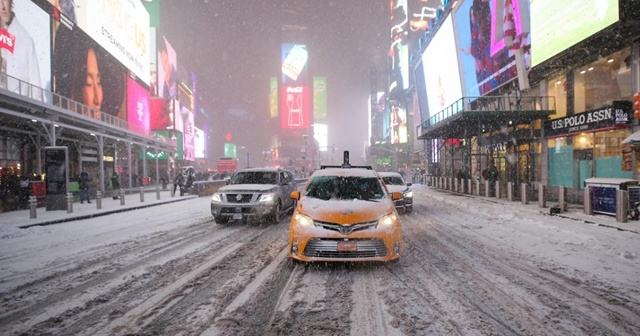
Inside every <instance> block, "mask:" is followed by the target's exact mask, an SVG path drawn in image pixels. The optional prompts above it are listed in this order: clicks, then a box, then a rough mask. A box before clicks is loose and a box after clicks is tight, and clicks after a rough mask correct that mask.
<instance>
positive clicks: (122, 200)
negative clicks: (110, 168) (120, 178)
mask: <svg viewBox="0 0 640 336" xmlns="http://www.w3.org/2000/svg"><path fill="white" fill-rule="evenodd" d="M120 205H124V189H120Z"/></svg>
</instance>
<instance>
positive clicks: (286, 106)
mask: <svg viewBox="0 0 640 336" xmlns="http://www.w3.org/2000/svg"><path fill="white" fill-rule="evenodd" d="M309 100H310V96H309V88H308V87H305V86H282V87H281V88H280V112H281V113H280V121H281V125H282V128H283V129H307V128H309V125H311V120H309V119H310V116H311V115H310V113H309V112H310V111H309V109H310V101H309Z"/></svg>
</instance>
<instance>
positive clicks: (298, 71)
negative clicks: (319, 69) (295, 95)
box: [281, 43, 309, 86]
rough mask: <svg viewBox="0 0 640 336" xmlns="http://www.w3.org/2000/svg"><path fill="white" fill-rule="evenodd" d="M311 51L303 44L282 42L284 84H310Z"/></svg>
mask: <svg viewBox="0 0 640 336" xmlns="http://www.w3.org/2000/svg"><path fill="white" fill-rule="evenodd" d="M308 58H309V53H308V52H307V46H305V45H303V44H292V43H283V44H282V81H281V83H282V85H290V86H294V85H308V80H309V78H308V75H307V73H308V66H307V61H308Z"/></svg>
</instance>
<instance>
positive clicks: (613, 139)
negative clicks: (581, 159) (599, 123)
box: [594, 128, 631, 158]
mask: <svg viewBox="0 0 640 336" xmlns="http://www.w3.org/2000/svg"><path fill="white" fill-rule="evenodd" d="M629 135H631V130H630V129H627V128H624V129H618V130H610V131H604V132H597V133H596V134H595V145H594V154H595V156H596V157H599V158H602V157H617V156H621V155H622V146H621V145H620V142H622V140H624V139H625V138H626V137H628V136H629Z"/></svg>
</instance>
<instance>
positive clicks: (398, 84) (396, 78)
mask: <svg viewBox="0 0 640 336" xmlns="http://www.w3.org/2000/svg"><path fill="white" fill-rule="evenodd" d="M407 12H408V4H407V0H394V1H391V17H390V19H391V36H390V38H391V46H390V49H389V57H390V58H391V59H390V63H391V75H390V76H391V89H390V90H389V91H390V92H391V93H394V92H395V91H396V90H405V89H407V88H409V45H408V42H409V24H408V18H407Z"/></svg>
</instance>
